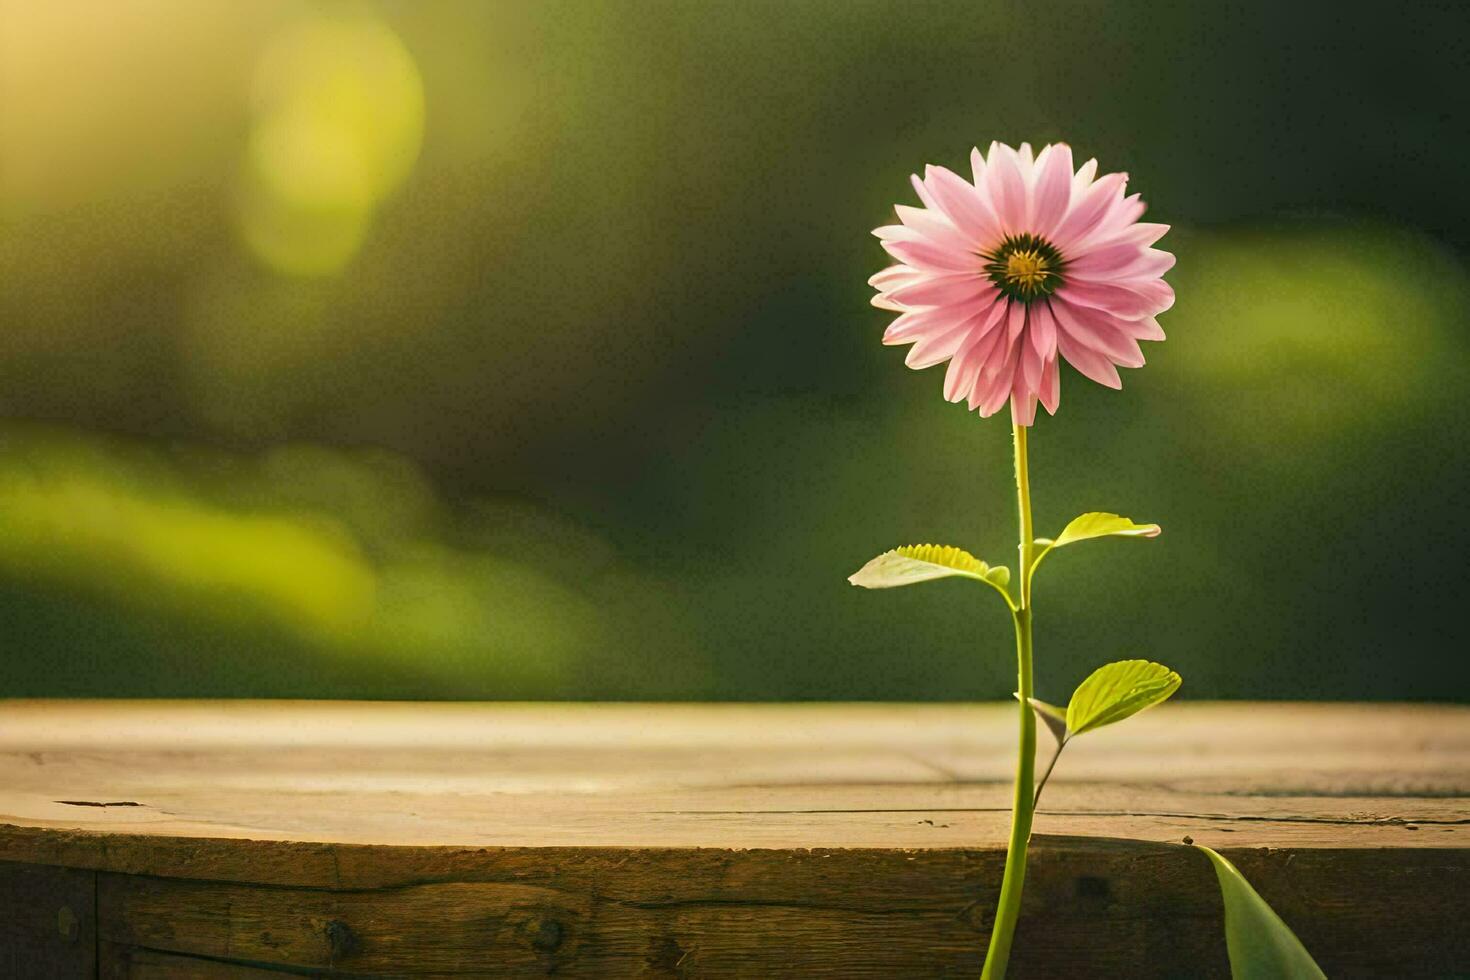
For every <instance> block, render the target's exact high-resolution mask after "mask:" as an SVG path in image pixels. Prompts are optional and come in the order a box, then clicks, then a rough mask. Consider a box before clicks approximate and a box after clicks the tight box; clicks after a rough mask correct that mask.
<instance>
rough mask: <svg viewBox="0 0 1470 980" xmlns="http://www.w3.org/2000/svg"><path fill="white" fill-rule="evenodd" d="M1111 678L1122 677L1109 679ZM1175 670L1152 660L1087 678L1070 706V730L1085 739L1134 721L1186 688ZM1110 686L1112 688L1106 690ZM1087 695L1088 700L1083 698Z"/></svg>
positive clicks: (1115, 665)
mask: <svg viewBox="0 0 1470 980" xmlns="http://www.w3.org/2000/svg"><path fill="white" fill-rule="evenodd" d="M1109 674H1113V675H1118V676H1115V677H1109V676H1108V675H1109ZM1183 682H1184V681H1183V678H1181V677H1180V676H1179V675H1178V674H1177V673H1175V672H1174V671H1173V670H1171V669H1169V668H1168V667H1165V666H1164V665H1163V664H1160V663H1154V662H1153V661H1152V660H1116V661H1114V662H1112V663H1109V664H1103V665H1102V666H1101V667H1099V668H1098V669H1097V670H1094V671H1093V672H1092V673H1090V674H1088V675H1087V678H1086V679H1085V680H1083V682H1082V683H1081V684H1078V685H1077V689H1076V690H1075V691H1073V692H1072V698H1071V700H1069V701H1068V702H1067V729H1068V731H1070V732H1071V734H1073V735H1081V734H1082V733H1083V732H1090V731H1093V730H1094V729H1098V728H1102V727H1104V726H1106V725H1112V724H1115V723H1117V722H1120V721H1123V720H1124V719H1125V718H1130V717H1132V716H1133V715H1136V714H1138V712H1140V711H1142V710H1144V709H1145V708H1151V707H1153V706H1154V705H1156V704H1159V703H1160V702H1162V701H1166V700H1168V699H1169V697H1170V696H1172V695H1173V694H1174V692H1175V691H1177V690H1179V685H1180V684H1182V683H1183ZM1104 684H1107V685H1108V687H1103V685H1104ZM1084 692H1086V696H1085V698H1083V699H1082V700H1079V698H1080V697H1083V695H1084Z"/></svg>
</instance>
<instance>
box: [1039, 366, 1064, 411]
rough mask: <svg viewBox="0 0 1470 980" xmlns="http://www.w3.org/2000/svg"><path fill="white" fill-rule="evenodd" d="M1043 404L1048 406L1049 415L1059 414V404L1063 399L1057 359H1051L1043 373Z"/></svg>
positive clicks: (1041, 393)
mask: <svg viewBox="0 0 1470 980" xmlns="http://www.w3.org/2000/svg"><path fill="white" fill-rule="evenodd" d="M1040 395H1041V404H1043V405H1045V406H1046V411H1047V414H1048V415H1055V414H1057V403H1058V402H1060V401H1061V399H1062V385H1061V371H1059V370H1058V369H1057V359H1056V358H1055V357H1052V358H1049V359H1048V360H1047V362H1046V367H1045V368H1044V369H1042V372H1041V391H1040Z"/></svg>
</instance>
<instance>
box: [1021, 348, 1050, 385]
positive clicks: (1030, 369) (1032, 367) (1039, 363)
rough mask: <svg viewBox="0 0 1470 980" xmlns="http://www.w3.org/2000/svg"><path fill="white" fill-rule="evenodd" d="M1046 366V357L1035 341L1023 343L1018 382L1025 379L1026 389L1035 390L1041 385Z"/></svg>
mask: <svg viewBox="0 0 1470 980" xmlns="http://www.w3.org/2000/svg"><path fill="white" fill-rule="evenodd" d="M1045 366H1046V358H1045V357H1044V356H1042V354H1041V353H1040V352H1038V351H1037V349H1036V345H1035V344H1034V343H1026V344H1022V345H1021V370H1020V372H1019V373H1018V374H1017V384H1019V383H1020V382H1021V380H1024V381H1025V382H1026V390H1027V391H1030V392H1035V391H1036V390H1037V389H1039V388H1040V387H1041V370H1042V368H1043V367H1045Z"/></svg>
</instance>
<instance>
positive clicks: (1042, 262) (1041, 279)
mask: <svg viewBox="0 0 1470 980" xmlns="http://www.w3.org/2000/svg"><path fill="white" fill-rule="evenodd" d="M1052 274H1053V273H1052V271H1051V263H1050V262H1048V261H1047V259H1046V256H1044V255H1042V254H1041V253H1040V252H1039V251H1037V250H1036V249H1034V248H1027V249H1019V250H1017V251H1014V252H1012V253H1011V254H1010V255H1007V256H1006V268H1005V273H1004V275H1005V280H1006V282H1008V283H1010V285H1011V286H1012V287H1013V288H1014V289H1015V290H1016V291H1017V292H1020V293H1030V294H1034V293H1037V292H1040V291H1041V287H1042V284H1043V283H1045V282H1046V278H1047V276H1050V275H1052Z"/></svg>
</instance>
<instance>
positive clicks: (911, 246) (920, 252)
mask: <svg viewBox="0 0 1470 980" xmlns="http://www.w3.org/2000/svg"><path fill="white" fill-rule="evenodd" d="M900 227H902V226H900ZM904 230H905V231H907V230H908V229H904ZM883 250H884V251H886V252H887V253H888V254H889V255H891V256H893V257H894V258H895V259H898V260H899V261H900V262H903V263H905V264H907V265H911V266H914V267H915V268H918V269H924V270H927V271H929V272H979V271H980V259H979V258H978V257H976V256H974V255H971V254H969V253H967V252H958V251H955V250H954V249H948V248H942V247H940V246H938V245H934V244H932V243H930V242H927V241H894V240H891V239H890V240H885V241H884V242H883Z"/></svg>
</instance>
